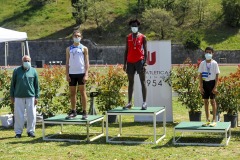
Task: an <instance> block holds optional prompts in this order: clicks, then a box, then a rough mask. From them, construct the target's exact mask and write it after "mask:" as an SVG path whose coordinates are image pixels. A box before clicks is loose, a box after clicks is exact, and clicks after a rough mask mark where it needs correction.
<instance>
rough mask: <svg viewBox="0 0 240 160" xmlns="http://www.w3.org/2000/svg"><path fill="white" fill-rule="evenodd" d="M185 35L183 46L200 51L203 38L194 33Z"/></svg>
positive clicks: (187, 32) (189, 32) (190, 32)
mask: <svg viewBox="0 0 240 160" xmlns="http://www.w3.org/2000/svg"><path fill="white" fill-rule="evenodd" d="M183 35H184V39H183V44H184V47H185V48H186V49H190V50H195V49H199V47H200V44H201V36H200V34H199V33H197V32H193V31H186V32H185V33H184V34H183Z"/></svg>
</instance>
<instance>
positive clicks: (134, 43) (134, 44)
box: [132, 34, 138, 49]
mask: <svg viewBox="0 0 240 160" xmlns="http://www.w3.org/2000/svg"><path fill="white" fill-rule="evenodd" d="M137 38H138V35H137V37H136V39H135V41H133V34H132V41H133V46H134V47H133V49H137V47H136V43H137Z"/></svg>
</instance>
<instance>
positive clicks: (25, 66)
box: [23, 62, 31, 69]
mask: <svg viewBox="0 0 240 160" xmlns="http://www.w3.org/2000/svg"><path fill="white" fill-rule="evenodd" d="M23 67H24V68H25V69H29V68H30V67H31V62H23Z"/></svg>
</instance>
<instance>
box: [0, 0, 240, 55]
mask: <svg viewBox="0 0 240 160" xmlns="http://www.w3.org/2000/svg"><path fill="white" fill-rule="evenodd" d="M32 1H33V0H11V1H5V0H0V26H1V27H5V28H9V29H14V30H18V31H25V32H27V34H28V37H29V40H46V39H65V38H70V37H71V33H72V30H73V28H74V27H76V25H75V19H74V18H73V17H72V10H73V8H72V7H71V1H70V0H55V2H52V3H47V4H45V5H34V4H33V2H32ZM49 1H54V0H49ZM207 2H208V3H207V5H206V6H205V12H204V21H203V24H201V26H200V27H196V26H194V25H193V24H194V23H193V22H194V18H193V17H188V19H187V20H186V23H185V24H184V25H182V26H180V27H178V29H177V31H175V32H174V33H172V35H171V37H169V38H168V39H171V41H172V43H181V42H182V37H184V35H183V33H184V31H185V30H195V29H196V30H198V31H200V32H201V35H202V43H201V48H204V47H205V46H207V45H211V46H213V47H214V48H215V49H216V50H239V49H240V45H239V44H240V32H239V28H230V27H227V26H226V25H225V24H222V23H221V20H222V18H221V0H208V1H207ZM104 3H105V4H106V8H104V9H111V11H109V13H108V15H107V19H108V20H109V21H110V23H109V24H108V26H107V27H106V29H105V30H103V31H101V32H99V30H97V27H96V24H95V23H94V21H93V20H91V19H88V20H87V21H85V22H84V23H83V24H82V25H81V28H80V29H81V30H82V32H83V35H84V37H85V38H87V39H90V40H92V41H94V42H96V43H97V44H101V45H123V44H124V43H125V37H126V35H127V34H128V33H129V32H130V29H129V28H128V26H127V23H128V21H129V19H131V18H134V17H135V15H136V12H135V10H136V3H137V1H136V0H121V1H119V0H105V2H104ZM140 19H141V18H140ZM140 31H141V32H142V33H145V34H146V35H150V34H151V31H149V30H145V28H144V27H142V28H140ZM150 40H151V39H150Z"/></svg>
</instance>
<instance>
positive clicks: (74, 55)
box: [66, 31, 89, 119]
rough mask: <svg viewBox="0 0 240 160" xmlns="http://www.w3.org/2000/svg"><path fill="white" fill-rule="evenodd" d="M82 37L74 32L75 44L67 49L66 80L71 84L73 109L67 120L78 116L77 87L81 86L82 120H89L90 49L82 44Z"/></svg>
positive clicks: (77, 32)
mask: <svg viewBox="0 0 240 160" xmlns="http://www.w3.org/2000/svg"><path fill="white" fill-rule="evenodd" d="M81 37H82V35H81V33H80V32H79V31H74V32H73V41H74V43H73V45H71V46H70V47H68V48H67V49H66V79H67V81H68V82H69V88H70V100H71V108H72V110H71V111H70V112H69V113H68V116H67V117H66V119H72V118H74V117H76V116H77V112H76V100H77V97H76V94H77V85H78V86H79V91H80V94H81V103H82V107H83V114H82V119H87V111H86V109H87V94H86V86H85V84H86V81H87V80H88V68H89V58H88V48H87V47H85V46H83V45H82V44H81V43H80V40H81Z"/></svg>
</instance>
